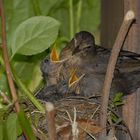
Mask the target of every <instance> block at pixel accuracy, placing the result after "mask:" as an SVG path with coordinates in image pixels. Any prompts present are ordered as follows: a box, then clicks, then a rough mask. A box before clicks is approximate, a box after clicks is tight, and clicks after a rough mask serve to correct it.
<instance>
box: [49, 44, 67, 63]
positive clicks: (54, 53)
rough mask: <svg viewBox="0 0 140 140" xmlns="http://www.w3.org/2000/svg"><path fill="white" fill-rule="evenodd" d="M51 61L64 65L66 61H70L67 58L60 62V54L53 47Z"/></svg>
mask: <svg viewBox="0 0 140 140" xmlns="http://www.w3.org/2000/svg"><path fill="white" fill-rule="evenodd" d="M50 60H51V62H58V63H59V62H60V63H63V62H65V61H67V60H68V59H67V58H66V59H63V60H60V58H59V54H58V52H57V50H56V48H55V47H53V48H52V50H51V53H50Z"/></svg>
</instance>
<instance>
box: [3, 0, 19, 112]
mask: <svg viewBox="0 0 140 140" xmlns="http://www.w3.org/2000/svg"><path fill="white" fill-rule="evenodd" d="M0 16H1V29H2V54H3V59H4V64H5V69H6V74H7V79H8V83H9V87H10V91H11V95H12V98H13V102H14V104H15V109H16V112H19V111H20V106H19V102H18V97H17V94H16V89H15V85H14V81H13V79H12V72H11V67H10V63H9V58H8V51H7V44H6V21H5V16H4V6H3V1H2V0H0Z"/></svg>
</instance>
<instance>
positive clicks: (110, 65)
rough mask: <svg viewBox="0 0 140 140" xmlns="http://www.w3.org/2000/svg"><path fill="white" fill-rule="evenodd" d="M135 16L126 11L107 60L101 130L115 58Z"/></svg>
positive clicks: (105, 115) (103, 133)
mask: <svg viewBox="0 0 140 140" xmlns="http://www.w3.org/2000/svg"><path fill="white" fill-rule="evenodd" d="M134 18H135V15H134V12H133V11H128V12H127V13H126V15H125V17H124V20H123V23H122V25H121V27H120V30H119V33H118V35H117V38H116V41H115V44H114V46H113V49H112V52H111V56H110V59H109V63H108V67H107V72H106V76H105V81H104V86H103V97H102V103H101V115H100V125H101V127H102V128H105V127H106V123H107V107H108V100H109V93H110V88H111V83H112V78H113V74H114V69H115V65H116V62H117V58H118V55H119V52H120V49H121V47H122V45H123V43H124V40H125V38H126V35H127V33H128V31H129V28H130V26H131V24H132V22H133V21H134ZM104 136H106V130H105V129H104V131H103V132H102V134H101V137H104Z"/></svg>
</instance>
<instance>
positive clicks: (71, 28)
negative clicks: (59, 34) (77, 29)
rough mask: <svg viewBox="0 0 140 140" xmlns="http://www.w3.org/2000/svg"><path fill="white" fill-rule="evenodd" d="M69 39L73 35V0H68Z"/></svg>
mask: <svg viewBox="0 0 140 140" xmlns="http://www.w3.org/2000/svg"><path fill="white" fill-rule="evenodd" d="M69 17H70V38H72V37H73V35H74V17H73V0H69Z"/></svg>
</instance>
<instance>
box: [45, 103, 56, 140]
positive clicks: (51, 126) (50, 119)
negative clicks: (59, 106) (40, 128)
mask: <svg viewBox="0 0 140 140" xmlns="http://www.w3.org/2000/svg"><path fill="white" fill-rule="evenodd" d="M46 113H47V124H48V135H49V139H50V140H56V139H57V136H56V127H55V108H54V105H53V104H52V103H50V102H47V103H46Z"/></svg>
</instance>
